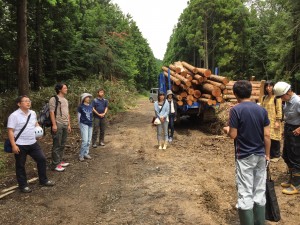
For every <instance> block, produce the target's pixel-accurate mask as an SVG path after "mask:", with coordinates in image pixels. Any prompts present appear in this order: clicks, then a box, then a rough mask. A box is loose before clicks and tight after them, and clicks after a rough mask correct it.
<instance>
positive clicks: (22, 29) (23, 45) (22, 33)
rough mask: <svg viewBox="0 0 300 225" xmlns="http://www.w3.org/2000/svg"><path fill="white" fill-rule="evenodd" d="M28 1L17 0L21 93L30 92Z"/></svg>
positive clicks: (19, 85)
mask: <svg viewBox="0 0 300 225" xmlns="http://www.w3.org/2000/svg"><path fill="white" fill-rule="evenodd" d="M26 14H27V1H26V0H18V1H17V41H18V56H17V61H18V65H17V70H18V71H17V74H18V90H19V95H28V94H29V60H28V43H27V15H26Z"/></svg>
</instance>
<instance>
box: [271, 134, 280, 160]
mask: <svg viewBox="0 0 300 225" xmlns="http://www.w3.org/2000/svg"><path fill="white" fill-rule="evenodd" d="M270 156H271V159H272V158H279V157H280V141H277V140H272V139H271V151H270Z"/></svg>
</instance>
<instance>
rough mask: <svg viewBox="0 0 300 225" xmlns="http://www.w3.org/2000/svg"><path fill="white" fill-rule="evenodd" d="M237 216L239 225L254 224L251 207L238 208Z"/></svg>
mask: <svg viewBox="0 0 300 225" xmlns="http://www.w3.org/2000/svg"><path fill="white" fill-rule="evenodd" d="M239 218H240V224H241V225H254V217H253V209H248V210H242V209H239Z"/></svg>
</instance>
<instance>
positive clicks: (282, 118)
mask: <svg viewBox="0 0 300 225" xmlns="http://www.w3.org/2000/svg"><path fill="white" fill-rule="evenodd" d="M266 97H267V95H264V96H263V99H262V102H264V100H265V98H266ZM276 102H277V101H276V97H275V98H274V105H275V108H276ZM281 115H282V116H281V122H282V121H283V120H284V114H283V104H282V105H281Z"/></svg>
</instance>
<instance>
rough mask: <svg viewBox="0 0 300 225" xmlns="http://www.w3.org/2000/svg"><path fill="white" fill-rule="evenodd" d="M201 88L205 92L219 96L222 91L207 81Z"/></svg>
mask: <svg viewBox="0 0 300 225" xmlns="http://www.w3.org/2000/svg"><path fill="white" fill-rule="evenodd" d="M202 89H203V91H204V92H205V93H207V94H211V95H212V96H215V97H218V96H221V94H222V91H221V89H220V88H218V87H216V86H214V85H212V84H209V83H203V84H202Z"/></svg>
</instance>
